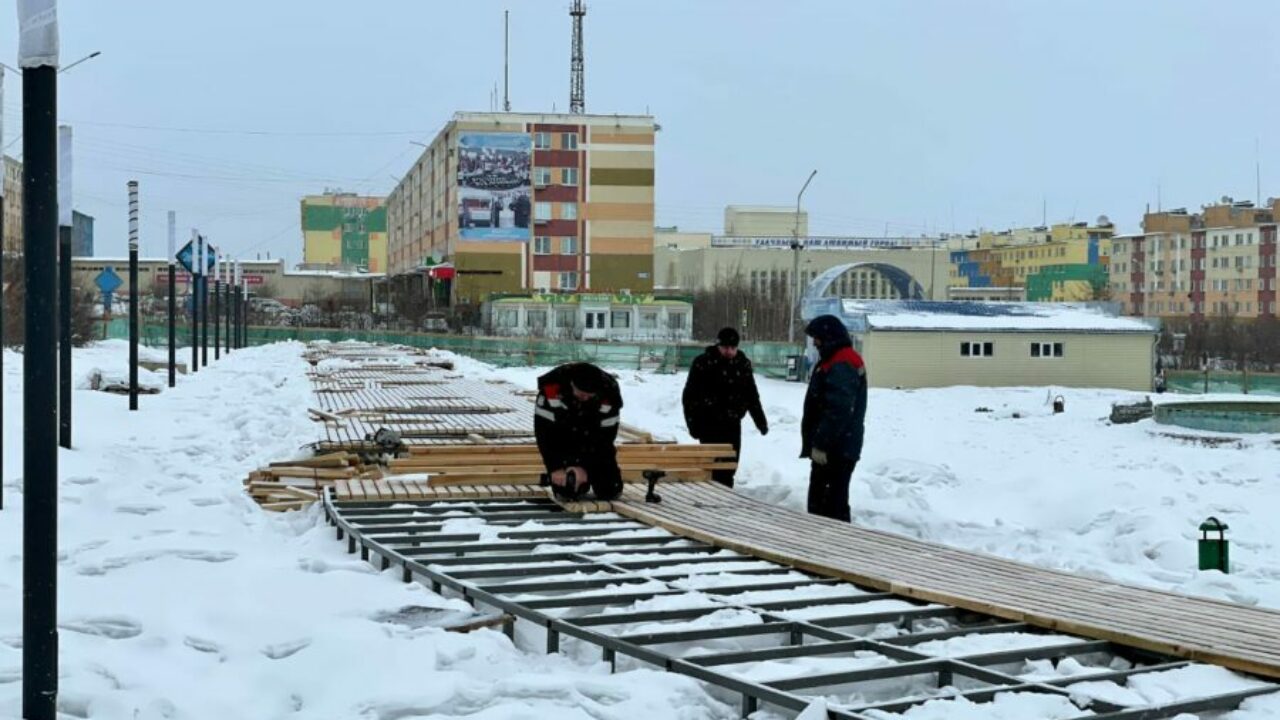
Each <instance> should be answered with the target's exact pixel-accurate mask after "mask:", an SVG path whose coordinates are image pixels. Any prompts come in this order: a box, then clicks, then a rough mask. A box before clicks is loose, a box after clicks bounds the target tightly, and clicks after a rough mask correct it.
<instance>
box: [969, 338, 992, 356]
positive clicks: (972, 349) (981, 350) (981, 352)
mask: <svg viewBox="0 0 1280 720" xmlns="http://www.w3.org/2000/svg"><path fill="white" fill-rule="evenodd" d="M995 354H996V347H995V343H992V342H962V343H960V357H995Z"/></svg>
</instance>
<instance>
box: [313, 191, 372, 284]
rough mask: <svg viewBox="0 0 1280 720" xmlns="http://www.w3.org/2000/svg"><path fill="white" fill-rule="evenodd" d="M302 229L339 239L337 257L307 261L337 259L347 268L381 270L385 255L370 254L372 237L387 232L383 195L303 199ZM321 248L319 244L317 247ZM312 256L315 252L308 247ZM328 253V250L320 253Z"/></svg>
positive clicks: (330, 260) (370, 270) (336, 245)
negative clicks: (377, 196) (375, 255)
mask: <svg viewBox="0 0 1280 720" xmlns="http://www.w3.org/2000/svg"><path fill="white" fill-rule="evenodd" d="M302 230H303V234H304V236H305V235H306V234H307V233H320V234H323V235H327V236H331V237H332V238H333V239H334V240H336V241H337V242H336V244H335V246H333V250H335V251H336V257H334V258H329V257H323V258H320V257H314V258H313V257H307V261H308V262H333V261H335V260H336V262H337V263H338V264H339V265H340V266H342V267H346V268H351V269H356V270H365V271H369V272H382V271H384V270H385V267H384V266H383V262H384V260H385V258H379V257H373V256H371V254H370V250H371V248H370V245H371V240H372V239H373V238H376V237H378V236H385V235H386V232H387V207H386V205H385V204H384V202H383V200H382V198H370V197H357V196H347V195H335V196H325V197H323V198H321V201H320V202H308V201H305V200H304V202H303V211H302ZM317 249H319V248H317ZM307 254H308V255H309V256H310V255H312V254H317V253H315V252H314V251H313V250H312V249H311V248H308V253H307ZM320 254H324V255H327V254H328V253H327V252H324V253H320Z"/></svg>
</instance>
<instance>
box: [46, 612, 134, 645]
mask: <svg viewBox="0 0 1280 720" xmlns="http://www.w3.org/2000/svg"><path fill="white" fill-rule="evenodd" d="M58 627H60V628H62V629H63V630H70V631H71V632H77V633H80V634H82V635H96V636H98V637H104V638H109V639H111V640H126V639H128V638H131V637H137V636H138V635H141V634H142V625H140V624H138V623H137V622H136V621H134V620H132V619H130V618H127V617H120V616H106V617H97V618H84V619H82V620H71V621H68V622H64V623H59V624H58Z"/></svg>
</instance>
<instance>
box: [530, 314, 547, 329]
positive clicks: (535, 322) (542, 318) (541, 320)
mask: <svg viewBox="0 0 1280 720" xmlns="http://www.w3.org/2000/svg"><path fill="white" fill-rule="evenodd" d="M525 325H526V326H527V327H528V328H529V329H530V330H546V329H547V311H546V310H529V311H528V312H527V313H526V314H525Z"/></svg>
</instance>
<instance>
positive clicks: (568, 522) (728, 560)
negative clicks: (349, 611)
mask: <svg viewBox="0 0 1280 720" xmlns="http://www.w3.org/2000/svg"><path fill="white" fill-rule="evenodd" d="M324 507H325V513H326V516H327V518H328V520H329V521H330V522H331V523H332V524H333V525H335V526H336V527H337V537H338V539H339V540H342V539H346V541H347V551H348V552H351V553H355V552H357V551H358V552H359V553H360V555H361V557H362V558H363V559H365V560H367V561H370V562H374V563H376V564H377V565H378V566H379V567H380V568H381V569H383V570H387V569H390V568H392V567H393V566H399V567H400V568H402V574H401V577H402V579H403V580H404V581H405V582H411V581H414V580H421V581H425V582H426V583H429V584H430V587H431V589H432V590H434V591H435V592H438V593H445V594H454V595H458V596H461V597H462V598H463V599H465V600H466V601H467V602H469V603H470V604H472V605H473V606H477V607H484V608H493V609H496V610H499V611H501V612H503V613H505V614H506V615H507V616H509V617H510V618H512V619H511V620H507V621H506V622H505V623H504V626H503V629H504V631H505V632H506V633H507V634H508V635H510V636H512V637H514V636H515V623H516V622H518V621H525V622H528V623H530V624H531V625H532V626H534V627H537V628H541V629H542V630H543V631H544V632H545V635H546V650H547V652H549V653H551V652H558V651H560V649H561V640H562V638H570V639H573V640H577V641H581V642H585V643H588V644H590V645H593V646H596V647H598V648H599V649H600V652H601V657H602V659H603V660H604V661H605V662H609V663H610V664H611V667H612V668H613V669H615V670H616V669H617V667H618V656H619V655H621V656H623V657H624V658H631V659H633V660H635V661H639V662H640V663H647V664H649V665H652V666H656V667H658V668H662V669H664V670H667V671H669V672H675V673H680V674H683V675H687V676H690V677H693V678H695V679H697V680H700V681H703V682H704V683H707V684H708V685H710V686H713V687H714V688H719V689H720V690H719V692H718V694H719V695H720V696H722V697H723V696H725V694H726V693H729V694H736V695H737V696H739V697H740V699H741V713H742V716H743V717H746V716H748V715H750V714H751V713H754V712H756V711H757V710H759V709H760V708H761V707H762V706H765V705H767V706H771V707H773V708H776V709H781V710H784V711H790V712H798V711H800V710H803V709H804V708H805V707H807V706H808V705H809V703H810V702H811V701H812V700H813V699H814V698H816V697H828V698H830V697H831V696H832V695H844V696H847V697H849V698H850V699H855V698H856V699H857V700H856V701H854V702H850V703H847V704H829V711H828V715H829V717H831V718H839V719H841V720H866V719H868V718H870V717H872V716H871V715H868V714H866V713H867V712H868V711H880V712H887V713H900V712H904V711H906V710H908V709H910V708H912V707H914V706H916V705H920V704H923V703H925V702H928V701H931V700H940V699H942V700H946V699H956V698H965V699H967V700H969V701H971V702H979V703H980V702H987V701H990V700H992V699H993V698H994V697H995V696H996V695H997V694H1000V693H1006V692H1019V693H1041V694H1048V695H1055V696H1059V697H1062V698H1064V699H1067V700H1068V701H1074V700H1073V693H1071V692H1070V690H1069V689H1068V688H1067V686H1069V685H1071V684H1074V683H1077V682H1082V681H1108V680H1110V681H1117V682H1121V683H1123V682H1125V681H1127V679H1128V678H1130V677H1134V676H1137V675H1141V674H1145V673H1154V672H1162V671H1167V670H1173V669H1177V668H1180V667H1185V666H1188V665H1190V664H1192V663H1190V662H1189V661H1186V660H1181V659H1178V658H1173V657H1170V656H1166V655H1161V654H1158V653H1152V652H1148V651H1145V650H1141V649H1138V648H1134V647H1129V646H1124V645H1119V644H1116V643H1112V642H1108V641H1101V640H1089V639H1085V638H1077V639H1075V640H1073V641H1068V642H1052V643H1050V644H1046V645H1042V646H1035V647H1028V648H1024V649H1014V650H1001V651H999V652H986V653H978V654H970V655H965V656H962V657H940V656H935V655H929V654H927V653H924V652H921V651H919V650H917V649H915V648H916V647H917V646H919V645H920V644H921V643H925V642H929V641H935V640H945V639H948V638H954V637H961V636H968V635H974V634H986V633H1008V632H1020V633H1039V632H1042V631H1041V630H1039V629H1038V628H1033V627H1031V626H1028V625H1026V624H1025V623H1017V622H1009V621H1006V620H1002V619H999V618H995V617H992V616H987V615H981V614H976V613H971V612H968V611H965V610H962V609H959V608H955V607H949V606H945V605H937V604H927V603H923V602H921V601H919V600H915V599H912V598H907V597H905V596H900V595H895V594H893V593H887V592H880V591H876V590H873V589H870V588H865V587H861V586H858V585H855V584H853V583H849V582H845V581H842V580H838V579H832V578H826V577H820V576H816V575H812V574H809V573H802V572H800V571H797V570H795V569H793V568H789V567H786V566H784V565H780V564H777V563H773V562H769V561H765V560H761V559H758V558H754V557H751V556H746V555H739V554H735V553H731V552H729V551H726V550H722V549H721V548H717V547H715V546H713V545H709V544H706V543H702V542H700V541H696V540H690V539H688V538H683V537H680V536H678V535H672V534H669V533H667V532H666V531H664V530H660V529H656V528H653V527H650V526H648V525H645V524H643V523H640V522H637V521H634V520H630V519H627V518H623V517H620V516H617V515H613V514H598V515H578V514H573V513H569V512H566V511H565V510H563V509H562V508H560V507H559V506H558V505H556V504H555V503H553V502H551V501H549V500H503V499H491V500H457V501H404V500H401V501H352V502H349V501H338V500H336V498H335V496H334V494H333V492H332V490H330V491H329V492H327V493H326V494H325V498H324ZM457 519H468V520H471V521H472V522H471V523H467V524H466V525H467V526H468V530H469V529H470V525H472V524H474V523H475V521H477V520H478V521H481V522H482V523H483V525H484V526H485V527H486V528H487V530H486V532H485V533H480V532H470V531H467V532H456V531H454V530H452V529H446V527H447V525H448V521H451V520H457ZM628 556H633V557H634V559H627V558H628ZM708 574H715V575H719V576H730V577H731V576H734V575H741V576H742V580H743V581H742V582H741V583H736V582H732V581H730V584H704V583H698V582H692V583H690V582H687V581H688V580H691V579H696V578H698V577H699V576H700V575H701V576H704V577H705V576H707V575H708ZM682 581H685V582H682ZM627 585H635V586H636V587H635V588H631V589H628V588H627ZM800 588H810V589H818V588H821V590H822V592H821V593H820V595H819V596H816V597H812V598H789V599H784V600H774V601H761V602H751V603H747V602H741V601H739V600H736V599H735V598H734V597H733V596H735V595H739V594H741V593H746V592H754V591H763V590H786V589H800ZM841 589H847V590H848V592H847V593H841V592H839V590H841ZM689 593H701V594H702V595H704V596H706V599H707V600H708V601H709V602H708V603H707V605H706V606H701V607H694V608H687V609H672V610H653V611H636V610H621V611H620V610H619V608H624V607H627V606H630V605H631V604H633V603H635V602H636V601H640V600H648V599H651V598H659V597H661V596H675V595H684V594H689ZM885 600H892V601H899V602H900V603H901V604H899V605H895V606H894V607H893V608H892V609H888V610H879V611H877V610H874V608H873V609H872V610H871V611H868V612H865V613H848V614H842V615H838V616H835V617H820V618H816V619H813V620H802V619H796V618H795V617H794V616H789V615H788V614H787V613H788V611H795V610H800V609H804V608H812V607H816V606H822V605H828V606H830V605H839V606H845V605H859V604H866V603H873V604H874V603H876V602H877V601H885ZM904 605H905V607H904ZM881 606H882V607H883V604H881ZM868 607H869V608H870V607H872V606H871V605H868ZM611 608H612V609H613V610H612V611H611ZM724 610H736V611H739V612H742V613H746V614H749V615H750V616H751V617H750V620H751V622H744V623H742V624H734V625H727V626H720V625H716V626H710V627H696V628H688V627H686V628H681V627H679V626H674V627H673V629H671V630H669V631H663V630H650V629H648V628H646V629H645V631H642V632H641V631H633V630H628V628H627V626H630V625H637V624H652V623H667V622H671V623H681V622H685V621H690V620H696V619H698V618H702V617H704V616H707V615H709V614H711V613H715V612H719V611H724ZM582 613H591V614H582ZM744 617H745V615H744ZM885 623H889V624H891V625H892V626H893V630H892V631H891V632H889V633H888V634H885V633H884V632H883V631H884V630H885V629H886V628H885V627H884V625H883V624H885ZM877 627H878V628H879V631H878V632H875V633H871V632H870V631H872V630H876V629H877ZM609 628H614V630H615V631H614V632H610V631H609ZM859 630H861V631H862V632H861V633H859V632H857V631H859ZM742 639H747V640H749V641H750V642H749V644H751V645H755V646H757V647H749V648H744V649H735V650H728V651H716V652H699V653H696V654H683V655H682V654H680V648H679V647H676V646H679V645H680V644H689V643H699V642H706V641H712V642H714V641H726V640H742ZM853 653H874V654H875V655H877V656H879V658H876V659H875V662H874V663H872V664H870V666H868V667H865V668H860V669H854V670H844V671H838V672H827V673H817V674H814V673H811V674H804V675H799V676H795V677H787V678H785V679H778V680H769V681H764V682H757V681H753V680H749V679H745V678H744V677H742V676H739V675H735V674H732V673H731V672H729V671H727V669H726V668H728V667H730V666H740V665H742V664H746V663H756V662H763V661H785V660H788V659H797V658H820V657H832V656H837V655H847V654H853ZM1089 656H1092V657H1104V658H1105V657H1111V658H1123V659H1125V660H1127V661H1128V663H1126V664H1130V666H1129V667H1125V668H1121V669H1114V668H1113V669H1109V670H1108V669H1100V670H1099V671H1098V672H1096V673H1090V674H1088V675H1078V676H1071V677H1063V678H1055V679H1052V680H1048V681H1031V680H1028V679H1026V678H1023V677H1019V676H1018V675H1017V674H1016V673H1015V672H1014V671H1010V670H1007V669H1004V670H1002V669H1000V668H1001V666H1008V665H1015V666H1020V665H1021V664H1022V663H1025V662H1026V661H1030V660H1046V659H1047V660H1051V661H1057V660H1061V659H1064V658H1068V657H1075V658H1080V657H1089ZM864 657H867V656H865V655H864ZM911 678H925V679H927V683H928V685H929V686H930V687H931V688H932V689H933V690H935V691H936V692H924V693H919V692H916V693H915V694H910V693H909V694H908V695H906V696H902V695H892V693H894V692H895V681H897V683H899V684H898V686H897V691H898V692H901V691H909V690H910V688H908V687H906V686H903V685H901V683H903V682H907V683H910V679H911ZM912 685H914V687H915V688H919V687H920V684H919V683H912ZM1277 690H1280V687H1278V686H1277V685H1274V684H1270V683H1260V684H1259V685H1257V686H1255V687H1249V688H1245V689H1239V690H1235V691H1231V692H1225V693H1222V694H1219V695H1214V696H1209V697H1200V698H1193V699H1186V700H1181V701H1178V702H1173V703H1168V704H1165V705H1159V706H1143V707H1122V706H1120V705H1116V704H1113V703H1110V702H1105V701H1102V700H1097V699H1094V700H1092V701H1091V702H1090V703H1089V704H1088V706H1087V711H1086V709H1085V708H1081V712H1080V716H1081V717H1084V716H1086V715H1088V716H1089V717H1092V718H1101V719H1103V720H1156V719H1158V718H1172V717H1174V716H1176V715H1178V714H1179V713H1189V712H1199V711H1205V710H1231V709H1234V708H1236V707H1237V706H1238V705H1239V704H1240V702H1242V701H1243V700H1245V699H1247V698H1249V697H1253V696H1255V695H1263V694H1267V693H1272V692H1276V691H1277ZM863 693H869V695H864V694H863ZM886 693H889V694H890V695H892V696H887V695H886ZM1090 713H1093V714H1091V715H1090Z"/></svg>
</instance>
